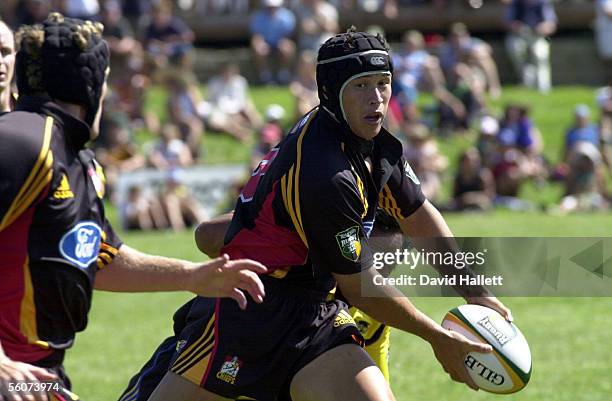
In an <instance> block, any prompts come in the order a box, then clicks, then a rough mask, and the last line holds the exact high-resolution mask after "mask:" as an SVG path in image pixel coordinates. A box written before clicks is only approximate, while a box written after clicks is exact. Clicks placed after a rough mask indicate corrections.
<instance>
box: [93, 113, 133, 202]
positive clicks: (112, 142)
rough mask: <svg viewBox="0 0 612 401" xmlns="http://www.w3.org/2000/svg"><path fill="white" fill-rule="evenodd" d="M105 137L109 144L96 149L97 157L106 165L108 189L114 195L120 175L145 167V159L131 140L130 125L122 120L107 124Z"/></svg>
mask: <svg viewBox="0 0 612 401" xmlns="http://www.w3.org/2000/svg"><path fill="white" fill-rule="evenodd" d="M104 137H105V138H104V139H105V142H106V144H107V145H106V146H105V147H102V148H98V149H96V158H97V159H98V161H99V162H100V164H102V166H103V167H104V170H105V175H106V184H107V191H109V194H110V195H111V196H112V192H113V191H114V189H115V185H116V183H117V181H118V179H119V176H120V175H121V174H123V173H127V172H130V171H134V170H136V169H139V168H141V167H144V165H145V159H144V156H143V155H142V154H140V152H138V149H137V148H136V146H135V145H134V144H133V143H132V142H131V141H130V132H129V130H128V127H127V126H126V125H125V124H122V123H121V122H120V121H118V120H116V119H115V120H110V121H109V122H108V123H107V124H105V129H104Z"/></svg>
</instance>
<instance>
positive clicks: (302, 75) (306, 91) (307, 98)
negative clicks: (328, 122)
mask: <svg viewBox="0 0 612 401" xmlns="http://www.w3.org/2000/svg"><path fill="white" fill-rule="evenodd" d="M316 70H317V57H316V55H315V53H313V52H310V51H304V52H302V54H300V58H299V61H298V65H297V74H296V76H295V77H294V78H293V81H292V82H291V84H290V85H289V90H290V91H291V94H292V95H293V97H294V98H295V112H294V113H293V119H294V121H297V119H298V118H300V117H301V116H303V115H304V114H306V113H307V112H309V111H310V110H312V109H314V108H315V107H316V106H318V105H319V92H318V88H317V80H316Z"/></svg>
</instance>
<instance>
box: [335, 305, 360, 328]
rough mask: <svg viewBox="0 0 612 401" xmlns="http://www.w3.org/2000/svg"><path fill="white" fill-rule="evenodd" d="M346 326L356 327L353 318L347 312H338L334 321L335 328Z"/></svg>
mask: <svg viewBox="0 0 612 401" xmlns="http://www.w3.org/2000/svg"><path fill="white" fill-rule="evenodd" d="M345 324H352V325H356V324H355V320H353V317H352V316H351V315H350V314H349V313H348V312H347V311H345V310H344V309H342V310H341V311H340V312H338V314H337V315H336V318H335V319H334V327H340V326H344V325H345Z"/></svg>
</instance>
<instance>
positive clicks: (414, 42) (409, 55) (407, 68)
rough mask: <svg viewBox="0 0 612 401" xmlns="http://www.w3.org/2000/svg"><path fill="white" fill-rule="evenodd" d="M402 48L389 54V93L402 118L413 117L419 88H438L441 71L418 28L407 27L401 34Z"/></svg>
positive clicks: (441, 79)
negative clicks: (391, 72) (402, 34)
mask: <svg viewBox="0 0 612 401" xmlns="http://www.w3.org/2000/svg"><path fill="white" fill-rule="evenodd" d="M402 42H403V48H402V49H401V50H399V51H398V52H395V53H394V55H393V68H394V71H395V72H394V73H395V77H396V79H394V80H393V86H394V87H393V96H394V97H395V98H396V99H397V102H398V104H399V106H400V108H401V110H402V119H403V120H406V121H409V122H415V121H417V119H418V118H417V115H418V111H417V105H416V102H417V99H418V93H419V91H420V90H429V91H431V92H433V93H435V92H436V91H439V90H442V88H443V87H444V84H445V79H444V75H443V74H442V71H441V69H440V64H439V62H438V59H437V58H436V57H435V56H432V55H430V54H429V53H427V51H425V50H424V47H425V39H424V38H423V35H422V34H421V33H420V32H419V31H414V30H411V31H407V32H406V33H404V36H403V37H402Z"/></svg>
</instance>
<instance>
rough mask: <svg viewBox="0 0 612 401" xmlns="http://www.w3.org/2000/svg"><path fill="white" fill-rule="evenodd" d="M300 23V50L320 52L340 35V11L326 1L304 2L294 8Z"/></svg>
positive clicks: (312, 0) (305, 0)
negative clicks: (331, 39)
mask: <svg viewBox="0 0 612 401" xmlns="http://www.w3.org/2000/svg"><path fill="white" fill-rule="evenodd" d="M293 11H294V13H295V16H296V19H297V21H298V49H299V51H300V53H301V52H302V51H304V50H310V51H314V52H316V51H318V50H319V46H320V45H321V44H323V42H325V41H326V40H327V39H329V38H330V37H332V36H333V35H335V34H336V33H338V28H339V26H338V10H337V9H336V7H334V6H333V5H332V4H331V3H329V2H328V1H325V0H303V1H300V2H298V4H297V5H296V7H294V8H293Z"/></svg>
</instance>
